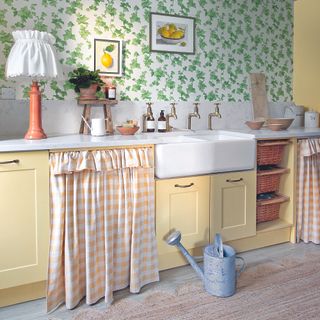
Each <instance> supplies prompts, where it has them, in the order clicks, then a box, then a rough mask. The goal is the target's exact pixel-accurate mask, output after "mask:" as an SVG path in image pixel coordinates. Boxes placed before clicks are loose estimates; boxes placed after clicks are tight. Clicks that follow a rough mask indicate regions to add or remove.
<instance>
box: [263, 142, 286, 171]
mask: <svg viewBox="0 0 320 320" xmlns="http://www.w3.org/2000/svg"><path fill="white" fill-rule="evenodd" d="M287 144H289V141H288V140H274V141H271V140H268V141H259V142H258V148H257V164H258V165H259V166H261V165H267V164H279V163H280V162H281V160H282V156H283V151H284V147H285V146H286V145H287Z"/></svg>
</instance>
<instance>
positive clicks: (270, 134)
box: [0, 128, 320, 152]
mask: <svg viewBox="0 0 320 320" xmlns="http://www.w3.org/2000/svg"><path fill="white" fill-rule="evenodd" d="M214 132H225V133H226V132H230V133H231V132H237V133H242V134H249V135H251V136H252V137H254V138H255V139H285V138H308V137H317V136H320V128H315V129H305V128H299V129H289V130H283V131H271V130H269V129H261V130H250V129H244V130H230V129H229V130H226V131H223V130H222V131H221V130H216V131H214ZM210 133H211V131H209V130H199V131H190V130H189V131H188V130H181V131H176V132H170V133H142V134H136V135H133V136H121V135H112V136H103V137H92V136H90V135H80V134H71V135H60V136H59V135H57V136H49V137H48V138H47V139H43V140H25V139H7V140H0V152H10V151H11V152H13V151H35V150H55V149H71V148H94V147H113V146H124V145H128V146H131V145H143V144H158V143H163V139H162V141H161V140H160V139H159V136H160V137H166V136H177V135H178V136H179V135H180V136H181V135H184V136H196V135H197V134H200V135H204V134H210Z"/></svg>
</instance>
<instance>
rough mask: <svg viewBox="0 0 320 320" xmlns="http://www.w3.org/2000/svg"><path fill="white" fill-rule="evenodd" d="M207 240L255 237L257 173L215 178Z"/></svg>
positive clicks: (211, 190) (233, 174) (212, 186)
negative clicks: (219, 236) (216, 235)
mask: <svg viewBox="0 0 320 320" xmlns="http://www.w3.org/2000/svg"><path fill="white" fill-rule="evenodd" d="M210 193H211V195H210V226H211V229H210V239H211V241H212V240H213V238H214V235H215V234H216V233H217V232H218V233H220V234H221V235H222V238H223V240H224V241H230V240H235V239H241V238H245V237H250V236H254V235H255V234H256V173H255V171H254V170H252V171H240V172H229V173H221V174H214V175H212V176H211V189H210Z"/></svg>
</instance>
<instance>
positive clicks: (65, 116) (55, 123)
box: [0, 100, 290, 140]
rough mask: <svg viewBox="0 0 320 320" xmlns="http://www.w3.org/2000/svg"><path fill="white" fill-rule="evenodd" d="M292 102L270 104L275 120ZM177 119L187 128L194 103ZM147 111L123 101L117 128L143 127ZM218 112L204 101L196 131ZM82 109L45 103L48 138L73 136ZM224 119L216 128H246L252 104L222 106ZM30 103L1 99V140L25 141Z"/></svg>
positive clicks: (116, 110)
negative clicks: (128, 123) (124, 125)
mask: <svg viewBox="0 0 320 320" xmlns="http://www.w3.org/2000/svg"><path fill="white" fill-rule="evenodd" d="M287 105H290V103H287V102H284V103H276V102H270V103H269V109H270V114H271V116H273V117H282V116H283V114H284V109H285V107H286V106H287ZM176 109H177V116H178V119H177V120H173V119H170V123H171V125H172V126H173V127H175V128H179V129H186V128H187V121H188V113H190V112H193V103H192V102H178V103H177V106H176ZM145 110H146V103H145V102H144V101H134V102H130V101H121V102H119V104H118V105H116V106H114V107H112V116H113V122H114V125H117V124H120V123H122V122H124V121H126V120H128V119H137V120H138V121H139V123H140V124H141V121H142V114H143V113H144V112H145ZM161 110H165V113H168V112H170V105H169V102H156V103H155V104H154V105H153V113H154V117H155V119H158V117H159V114H160V111H161ZM213 111H214V105H213V103H212V102H204V103H201V104H200V106H199V113H200V116H201V118H200V119H196V118H193V119H192V129H195V130H199V129H207V125H208V114H209V113H210V112H213ZM81 113H82V107H79V106H78V105H77V103H76V101H75V100H74V101H53V100H45V101H43V106H42V119H43V120H42V123H43V128H44V130H45V132H46V133H47V134H48V135H54V134H70V133H77V132H78V131H79V125H80V120H81ZM220 113H221V115H222V117H221V119H218V118H214V119H213V120H212V123H213V127H214V128H215V129H243V128H246V126H245V124H244V122H245V121H246V120H250V119H252V118H253V110H252V104H251V102H224V103H222V104H221V107H220ZM92 116H93V117H102V116H103V112H102V109H101V107H94V108H93V111H92ZM28 117H29V102H28V101H25V100H0V139H2V140H3V139H6V138H19V137H20V138H21V137H23V135H24V133H25V132H26V130H27V128H28V123H29V119H28Z"/></svg>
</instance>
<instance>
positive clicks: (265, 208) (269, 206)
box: [257, 194, 289, 223]
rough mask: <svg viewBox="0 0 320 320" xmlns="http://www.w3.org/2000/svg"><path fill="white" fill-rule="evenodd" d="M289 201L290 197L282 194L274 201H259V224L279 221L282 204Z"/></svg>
mask: <svg viewBox="0 0 320 320" xmlns="http://www.w3.org/2000/svg"><path fill="white" fill-rule="evenodd" d="M288 200H289V197H287V196H283V195H280V194H278V195H276V196H275V198H273V199H269V200H257V223H260V222H266V221H272V220H276V219H278V218H279V211H280V205H281V203H283V202H286V201H288Z"/></svg>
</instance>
